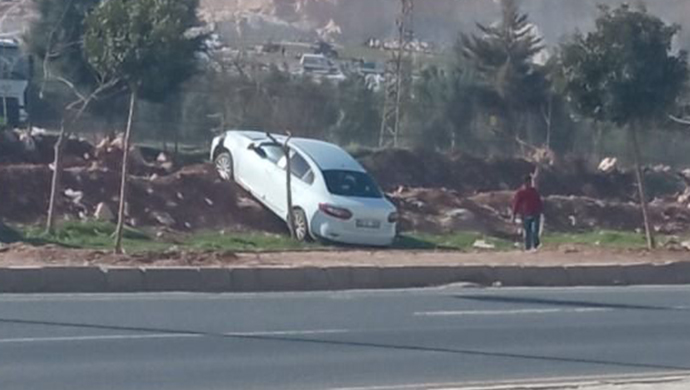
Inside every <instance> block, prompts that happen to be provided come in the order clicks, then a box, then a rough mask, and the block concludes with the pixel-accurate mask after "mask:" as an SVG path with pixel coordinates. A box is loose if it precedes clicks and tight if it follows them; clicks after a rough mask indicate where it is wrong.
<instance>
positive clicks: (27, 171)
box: [0, 165, 285, 232]
mask: <svg viewBox="0 0 690 390" xmlns="http://www.w3.org/2000/svg"><path fill="white" fill-rule="evenodd" d="M51 174H52V172H51V170H50V168H48V167H47V166H43V165H13V166H4V167H0V199H3V200H6V201H3V202H0V215H1V216H2V217H3V218H5V219H6V220H7V221H14V222H23V223H31V222H36V221H38V220H41V219H43V218H44V217H45V214H46V210H47V207H48V201H49V193H50V181H51ZM130 183H131V186H130V193H129V202H128V206H127V208H126V214H127V217H128V223H129V224H131V225H133V226H144V225H147V226H164V227H167V228H170V229H178V230H190V229H213V228H223V229H226V230H264V231H271V232H282V231H283V230H284V229H285V228H284V224H283V223H281V222H280V221H279V220H278V219H277V218H275V217H274V216H273V215H272V214H271V213H270V212H268V211H267V210H265V209H264V208H263V207H262V206H261V205H259V204H258V203H257V202H255V201H253V200H252V199H251V197H250V196H249V195H248V194H246V193H245V192H244V191H243V190H241V189H240V188H238V187H237V186H235V185H234V184H232V183H227V182H223V181H221V180H220V178H219V177H218V176H217V174H216V172H215V170H214V169H213V167H212V166H210V165H197V166H190V167H186V168H184V169H182V170H180V171H178V172H176V173H174V174H171V175H167V176H156V175H153V176H151V177H148V178H144V177H131V178H130ZM119 184H120V175H119V172H118V171H116V170H111V169H108V168H107V167H106V168H95V169H89V168H83V167H79V168H70V169H67V170H66V171H65V175H64V177H63V192H62V194H61V195H60V197H59V203H58V210H59V212H60V213H61V214H63V215H64V217H65V218H67V219H85V218H90V217H93V215H94V213H95V211H96V208H97V206H98V204H99V203H105V204H106V205H107V206H108V208H109V209H110V210H112V211H113V212H114V211H115V210H117V204H118V199H119V196H118V194H119Z"/></svg>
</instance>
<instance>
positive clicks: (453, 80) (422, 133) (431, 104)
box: [411, 66, 476, 150]
mask: <svg viewBox="0 0 690 390" xmlns="http://www.w3.org/2000/svg"><path fill="white" fill-rule="evenodd" d="M474 88H475V84H474V82H473V81H472V80H471V77H468V75H467V73H466V72H465V71H463V70H462V69H460V68H456V69H450V70H447V69H443V68H439V67H435V66H432V67H429V68H426V69H424V70H423V71H422V72H421V77H420V78H419V80H418V81H417V82H416V83H415V85H414V94H413V96H414V97H413V100H412V104H411V114H412V115H411V121H412V128H413V129H416V133H415V134H413V136H414V137H415V144H417V145H422V146H424V147H427V148H432V149H435V148H440V149H446V148H449V149H451V150H454V149H456V148H461V147H464V148H465V149H468V147H469V144H470V143H472V142H473V141H474V140H473V138H472V135H471V134H470V131H469V124H470V122H471V121H472V117H473V113H474V109H475V108H476V107H475V104H474V103H475V100H476V99H475V97H474V96H473V92H475V91H474Z"/></svg>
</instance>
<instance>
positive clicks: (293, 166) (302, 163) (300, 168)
mask: <svg viewBox="0 0 690 390" xmlns="http://www.w3.org/2000/svg"><path fill="white" fill-rule="evenodd" d="M285 165H286V160H285V156H283V157H282V158H281V159H280V161H278V167H280V168H281V169H285ZM290 172H292V175H293V176H295V177H296V178H298V179H300V180H302V181H303V182H305V183H307V184H312V183H314V172H312V170H311V167H310V166H309V163H308V162H307V160H305V159H304V157H302V156H300V155H299V154H298V153H296V152H295V151H292V152H291V153H290Z"/></svg>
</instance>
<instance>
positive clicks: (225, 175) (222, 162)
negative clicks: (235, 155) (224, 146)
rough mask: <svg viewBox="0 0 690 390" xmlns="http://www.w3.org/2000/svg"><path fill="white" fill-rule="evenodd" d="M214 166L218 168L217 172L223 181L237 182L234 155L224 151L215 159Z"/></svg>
mask: <svg viewBox="0 0 690 390" xmlns="http://www.w3.org/2000/svg"><path fill="white" fill-rule="evenodd" d="M213 164H214V165H215V166H216V171H217V172H218V175H219V176H220V178H221V179H223V180H224V181H233V180H235V165H234V161H233V159H232V154H231V153H230V152H229V151H227V150H223V151H222V152H220V153H218V155H217V156H216V158H214V159H213Z"/></svg>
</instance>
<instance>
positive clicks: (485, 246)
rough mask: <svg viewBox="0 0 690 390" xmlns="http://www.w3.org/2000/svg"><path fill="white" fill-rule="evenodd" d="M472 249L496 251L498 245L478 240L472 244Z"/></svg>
mask: <svg viewBox="0 0 690 390" xmlns="http://www.w3.org/2000/svg"><path fill="white" fill-rule="evenodd" d="M472 247H473V248H475V249H482V250H491V249H496V245H494V244H492V243H490V242H486V241H485V240H477V241H475V242H474V244H472Z"/></svg>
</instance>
